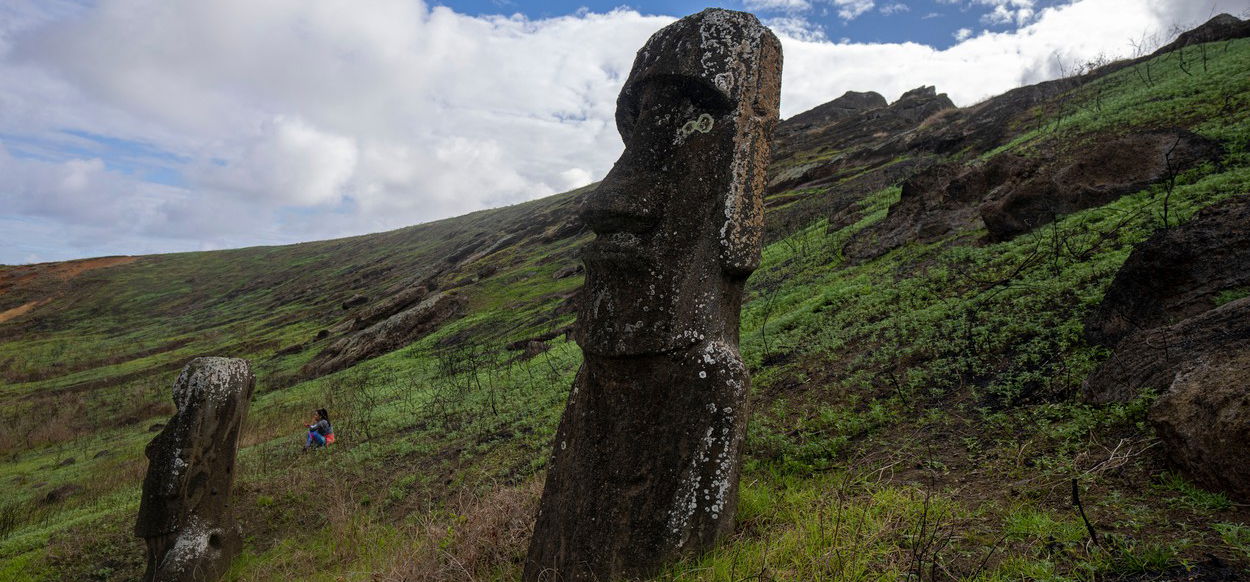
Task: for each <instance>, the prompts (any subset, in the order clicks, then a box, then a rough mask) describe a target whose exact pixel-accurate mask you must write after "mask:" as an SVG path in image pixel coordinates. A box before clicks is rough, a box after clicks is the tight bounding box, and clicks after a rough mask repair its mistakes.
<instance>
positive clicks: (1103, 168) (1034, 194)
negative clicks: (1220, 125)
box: [981, 129, 1221, 240]
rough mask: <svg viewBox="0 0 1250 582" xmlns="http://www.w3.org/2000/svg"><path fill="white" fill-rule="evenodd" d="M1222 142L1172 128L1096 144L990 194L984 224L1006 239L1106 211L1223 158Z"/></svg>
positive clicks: (993, 237) (983, 211) (984, 208)
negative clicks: (1079, 214)
mask: <svg viewBox="0 0 1250 582" xmlns="http://www.w3.org/2000/svg"><path fill="white" fill-rule="evenodd" d="M1220 153H1221V148H1220V146H1219V144H1218V143H1216V142H1214V141H1212V140H1209V139H1207V138H1204V137H1202V136H1200V135H1197V134H1195V133H1192V132H1189V131H1185V130H1179V129H1173V130H1159V131H1148V132H1142V133H1132V134H1128V135H1125V136H1123V137H1120V138H1119V139H1111V140H1098V141H1095V142H1094V143H1091V144H1089V145H1088V146H1087V147H1084V148H1081V149H1080V150H1078V151H1077V152H1076V153H1075V154H1074V155H1073V156H1072V159H1070V160H1062V161H1058V162H1056V163H1052V164H1047V165H1046V166H1044V167H1043V168H1042V169H1041V171H1038V172H1036V173H1035V174H1034V175H1033V176H1032V177H1031V178H1030V179H1027V180H1020V181H1016V182H1015V183H1012V184H1009V185H1007V186H1005V187H1002V188H998V189H997V190H996V191H994V192H992V193H990V194H991V195H990V196H989V198H988V199H987V200H986V201H985V203H983V204H982V205H981V219H982V220H983V221H984V222H985V227H986V228H987V229H988V230H989V236H990V239H991V240H1008V239H1011V238H1014V237H1016V236H1019V235H1020V234H1023V233H1026V232H1029V231H1031V230H1033V229H1034V228H1037V227H1038V226H1041V225H1044V224H1049V223H1051V222H1053V221H1054V220H1055V217H1056V216H1059V215H1062V214H1070V213H1072V212H1076V211H1077V210H1082V209H1085V208H1093V207H1095V206H1102V205H1103V204H1106V203H1108V202H1111V201H1113V200H1115V199H1117V198H1119V197H1120V196H1123V195H1125V194H1129V193H1131V192H1136V191H1138V190H1141V189H1143V188H1145V187H1147V186H1150V185H1151V184H1155V183H1157V182H1161V181H1163V180H1166V179H1167V178H1168V176H1170V175H1175V174H1178V173H1180V172H1183V171H1185V170H1188V169H1189V168H1192V167H1194V166H1196V165H1198V164H1200V163H1202V162H1205V161H1209V160H1214V159H1216V158H1218V157H1219V155H1220Z"/></svg>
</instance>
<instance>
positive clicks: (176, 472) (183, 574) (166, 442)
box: [135, 358, 256, 582]
mask: <svg viewBox="0 0 1250 582" xmlns="http://www.w3.org/2000/svg"><path fill="white" fill-rule="evenodd" d="M255 384H256V382H255V378H254V377H253V376H252V371H251V368H250V367H249V366H248V363H247V361H246V360H240V359H232V358H196V359H195V360H192V361H191V363H189V364H187V366H186V368H184V369H183V370H182V374H181V375H179V376H178V380H177V381H176V382H175V383H174V404H175V405H177V407H178V412H177V413H175V414H174V416H173V418H171V419H170V420H169V423H168V424H166V426H165V429H164V430H162V431H161V433H160V434H158V435H157V436H156V438H155V439H152V442H151V443H149V444H148V447H147V450H146V454H147V457H148V473H147V476H146V478H144V480H143V498H142V501H141V502H140V504H139V516H138V519H137V520H136V522H135V535H137V536H138V537H141V538H144V540H145V542H146V543H147V546H148V567H147V572H146V573H145V574H144V579H145V580H147V581H157V582H165V581H171V582H172V581H180V582H181V581H192V580H194V581H208V580H216V579H217V578H219V577H220V576H221V575H222V574H223V573H225V571H226V570H227V569H228V568H229V566H230V561H231V560H232V559H234V557H235V556H237V555H238V553H239V551H240V550H241V549H242V538H241V536H240V533H239V527H238V523H237V522H236V521H235V519H234V514H233V512H232V510H231V506H230V488H231V486H232V485H233V482H234V473H235V470H234V469H235V454H236V452H237V450H238V439H239V430H240V428H241V427H242V426H243V420H244V418H245V417H246V416H247V410H248V407H249V405H250V403H251V398H252V390H253V389H254V387H255Z"/></svg>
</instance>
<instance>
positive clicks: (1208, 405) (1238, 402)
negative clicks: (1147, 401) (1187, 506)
mask: <svg viewBox="0 0 1250 582" xmlns="http://www.w3.org/2000/svg"><path fill="white" fill-rule="evenodd" d="M1150 422H1151V424H1152V425H1154V428H1155V431H1156V432H1157V433H1158V435H1159V440H1160V441H1161V442H1162V443H1163V447H1164V451H1165V452H1166V453H1167V455H1168V458H1169V459H1170V460H1171V461H1172V463H1173V464H1175V465H1176V466H1177V468H1178V469H1180V470H1181V471H1182V472H1183V473H1185V475H1186V476H1188V477H1189V478H1190V479H1192V480H1193V481H1195V482H1197V483H1199V484H1201V485H1203V486H1205V487H1208V488H1211V489H1216V490H1222V491H1226V492H1228V493H1229V494H1231V495H1232V496H1234V497H1236V498H1237V499H1239V500H1241V501H1250V463H1247V462H1246V460H1247V459H1250V344H1242V345H1238V346H1230V347H1229V348H1228V349H1224V350H1218V351H1214V352H1212V353H1209V354H1207V355H1205V356H1201V357H1198V358H1195V359H1194V360H1192V361H1190V362H1187V363H1186V364H1185V365H1184V366H1183V367H1182V368H1181V369H1180V370H1179V371H1178V372H1177V373H1176V374H1175V376H1174V378H1173V380H1172V384H1171V386H1169V387H1168V390H1167V392H1165V393H1164V394H1163V396H1162V397H1161V398H1159V400H1158V402H1157V403H1156V404H1155V406H1154V408H1153V409H1152V410H1151V411H1150Z"/></svg>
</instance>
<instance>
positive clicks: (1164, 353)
mask: <svg viewBox="0 0 1250 582" xmlns="http://www.w3.org/2000/svg"><path fill="white" fill-rule="evenodd" d="M1247 342H1250V298H1242V299H1238V300H1236V301H1233V302H1230V303H1226V304H1224V305H1221V306H1219V307H1217V308H1215V309H1211V310H1209V311H1205V312H1203V313H1201V314H1199V315H1195V316H1193V317H1190V318H1189V319H1186V320H1184V321H1182V322H1180V323H1177V324H1174V325H1169V326H1164V327H1158V328H1154V329H1147V330H1142V331H1138V332H1135V333H1132V334H1130V335H1129V336H1128V337H1125V338H1124V339H1123V340H1121V341H1120V343H1119V344H1118V345H1117V346H1116V349H1115V352H1114V353H1112V355H1111V358H1109V359H1108V360H1107V361H1106V362H1104V363H1103V364H1102V366H1100V367H1099V368H1098V370H1096V371H1095V372H1094V373H1093V374H1091V375H1090V377H1089V378H1088V379H1086V380H1085V386H1084V391H1085V398H1086V399H1087V400H1089V401H1090V402H1094V403H1097V404H1105V403H1109V402H1128V401H1130V400H1132V399H1133V398H1136V397H1137V396H1138V395H1139V394H1141V393H1142V391H1143V390H1147V389H1149V390H1156V391H1159V392H1162V391H1164V390H1166V389H1167V388H1168V387H1169V386H1171V385H1172V382H1173V380H1174V379H1175V377H1176V374H1177V372H1179V371H1181V370H1183V369H1186V368H1187V367H1188V366H1193V365H1195V364H1196V363H1197V362H1200V361H1202V360H1204V359H1206V358H1210V357H1214V356H1217V355H1219V354H1221V353H1224V352H1228V351H1231V350H1237V349H1241V348H1242V347H1244V346H1246V345H1247Z"/></svg>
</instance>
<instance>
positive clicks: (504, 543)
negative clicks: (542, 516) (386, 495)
mask: <svg viewBox="0 0 1250 582" xmlns="http://www.w3.org/2000/svg"><path fill="white" fill-rule="evenodd" d="M542 485H543V479H542V476H541V475H540V476H536V477H533V478H530V479H529V480H528V481H526V482H525V483H522V484H520V485H516V486H497V487H495V488H494V489H492V490H491V491H489V492H487V493H486V494H484V495H481V496H476V495H472V494H469V493H461V494H459V495H457V496H456V497H455V498H454V499H453V500H452V501H451V502H449V503H448V515H442V516H438V517H430V518H426V519H425V521H423V523H421V524H420V525H419V526H418V527H417V532H416V536H415V537H416V539H414V540H413V541H412V543H410V544H408V546H407V550H406V551H403V552H400V553H398V554H397V555H395V556H394V560H393V562H392V563H391V564H390V565H389V567H388V568H387V569H385V570H384V571H382V572H379V573H377V574H376V575H375V579H376V580H383V581H387V582H390V581H404V582H409V581H414V582H415V581H420V582H442V581H451V580H455V581H475V580H495V579H514V578H518V577H519V574H520V568H521V564H522V563H523V561H524V558H525V550H526V547H527V546H528V545H529V540H530V535H531V534H532V533H533V530H534V515H535V514H536V512H537V511H538V499H539V497H540V496H541V495H542Z"/></svg>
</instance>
